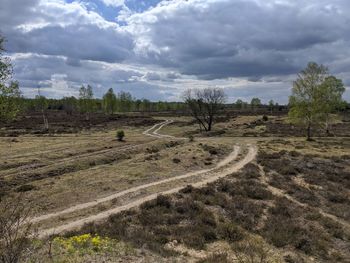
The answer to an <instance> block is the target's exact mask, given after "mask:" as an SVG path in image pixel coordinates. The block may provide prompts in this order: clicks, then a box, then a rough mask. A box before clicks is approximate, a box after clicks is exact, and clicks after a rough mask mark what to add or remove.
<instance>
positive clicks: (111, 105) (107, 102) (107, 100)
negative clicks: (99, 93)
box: [103, 88, 117, 114]
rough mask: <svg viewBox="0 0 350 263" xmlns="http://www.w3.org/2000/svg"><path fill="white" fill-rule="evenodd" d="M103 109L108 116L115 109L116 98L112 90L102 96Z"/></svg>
mask: <svg viewBox="0 0 350 263" xmlns="http://www.w3.org/2000/svg"><path fill="white" fill-rule="evenodd" d="M103 109H104V111H105V112H106V113H109V114H113V113H114V112H115V111H116V109H117V96H116V95H115V94H114V91H113V89H112V88H110V89H109V90H108V91H107V92H106V94H105V95H103Z"/></svg>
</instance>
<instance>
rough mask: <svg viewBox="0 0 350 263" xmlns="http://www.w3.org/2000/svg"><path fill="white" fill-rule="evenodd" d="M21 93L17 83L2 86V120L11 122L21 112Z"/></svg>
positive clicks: (0, 110)
mask: <svg viewBox="0 0 350 263" xmlns="http://www.w3.org/2000/svg"><path fill="white" fill-rule="evenodd" d="M20 97H21V92H20V90H19V85H18V82H17V81H12V82H11V83H10V84H9V85H5V84H0V120H2V121H11V120H13V119H15V118H16V116H17V114H18V113H19V112H20V109H21V107H20Z"/></svg>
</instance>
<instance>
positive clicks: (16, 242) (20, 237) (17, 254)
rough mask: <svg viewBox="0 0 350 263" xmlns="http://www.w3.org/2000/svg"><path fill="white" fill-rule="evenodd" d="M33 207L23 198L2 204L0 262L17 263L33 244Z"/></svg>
mask: <svg viewBox="0 0 350 263" xmlns="http://www.w3.org/2000/svg"><path fill="white" fill-rule="evenodd" d="M30 212H31V206H30V205H29V204H28V203H27V202H24V201H23V198H22V197H21V196H19V197H14V198H6V199H5V200H2V201H1V202H0V262H1V263H17V262H20V261H21V259H23V257H24V254H25V252H26V251H27V250H28V249H29V247H30V244H31V240H30V237H31V234H32V226H31V224H29V223H28V219H29V216H30Z"/></svg>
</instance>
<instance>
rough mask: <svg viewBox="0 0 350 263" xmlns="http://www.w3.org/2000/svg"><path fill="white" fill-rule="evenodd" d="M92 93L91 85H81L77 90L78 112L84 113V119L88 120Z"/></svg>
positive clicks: (92, 103)
mask: <svg viewBox="0 0 350 263" xmlns="http://www.w3.org/2000/svg"><path fill="white" fill-rule="evenodd" d="M93 97H94V93H93V91H92V87H91V86H90V85H87V87H85V86H84V85H83V86H81V88H80V90H79V108H80V112H81V113H84V114H85V119H86V120H87V121H88V120H90V113H91V112H92V111H93V107H94V101H93Z"/></svg>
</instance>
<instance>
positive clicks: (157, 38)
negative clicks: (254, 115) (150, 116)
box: [0, 0, 350, 103]
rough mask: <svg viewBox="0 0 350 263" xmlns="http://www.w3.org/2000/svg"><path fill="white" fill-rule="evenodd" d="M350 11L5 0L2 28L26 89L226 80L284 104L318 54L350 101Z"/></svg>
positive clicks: (282, 4) (344, 3)
mask: <svg viewBox="0 0 350 263" xmlns="http://www.w3.org/2000/svg"><path fill="white" fill-rule="evenodd" d="M349 14H350V1H349V0H328V1H325V0H148V1H146V0H144V1H142V0H92V1H88V0H0V34H1V35H3V36H5V37H6V39H7V42H6V45H5V47H6V50H7V53H6V54H7V55H8V56H10V57H11V59H12V62H13V66H14V75H13V78H14V79H16V80H18V81H19V83H20V87H21V90H22V92H23V94H24V95H25V96H27V97H33V96H35V95H36V94H37V89H38V87H40V89H41V93H42V94H43V95H45V96H47V97H51V98H60V97H63V96H77V95H78V90H79V87H80V86H81V85H87V84H90V85H91V86H92V87H93V89H94V94H95V96H96V97H102V95H103V94H104V93H105V92H106V91H107V90H108V89H109V88H113V89H114V90H115V92H119V91H121V90H124V91H128V92H130V93H131V94H132V95H133V96H134V97H136V98H146V99H150V100H152V101H157V100H167V101H175V100H181V94H182V93H183V91H184V90H186V89H188V88H205V87H219V88H223V89H224V90H225V92H226V94H227V95H228V101H229V102H233V101H236V100H237V99H243V100H246V101H249V100H250V99H251V98H253V97H259V98H261V99H262V100H263V101H264V102H267V101H269V100H270V99H273V100H274V101H276V102H279V103H286V102H287V101H288V96H289V95H290V93H291V88H292V82H293V80H295V79H296V77H297V73H298V72H300V70H302V69H303V68H305V67H306V65H307V63H308V62H310V61H314V62H317V63H322V64H324V65H326V66H327V67H328V68H329V71H330V73H331V74H333V75H335V76H337V77H338V78H341V79H342V80H343V81H344V83H345V86H346V87H347V91H346V93H345V96H344V97H345V99H347V100H348V101H350V88H349V87H350V15H349Z"/></svg>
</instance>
